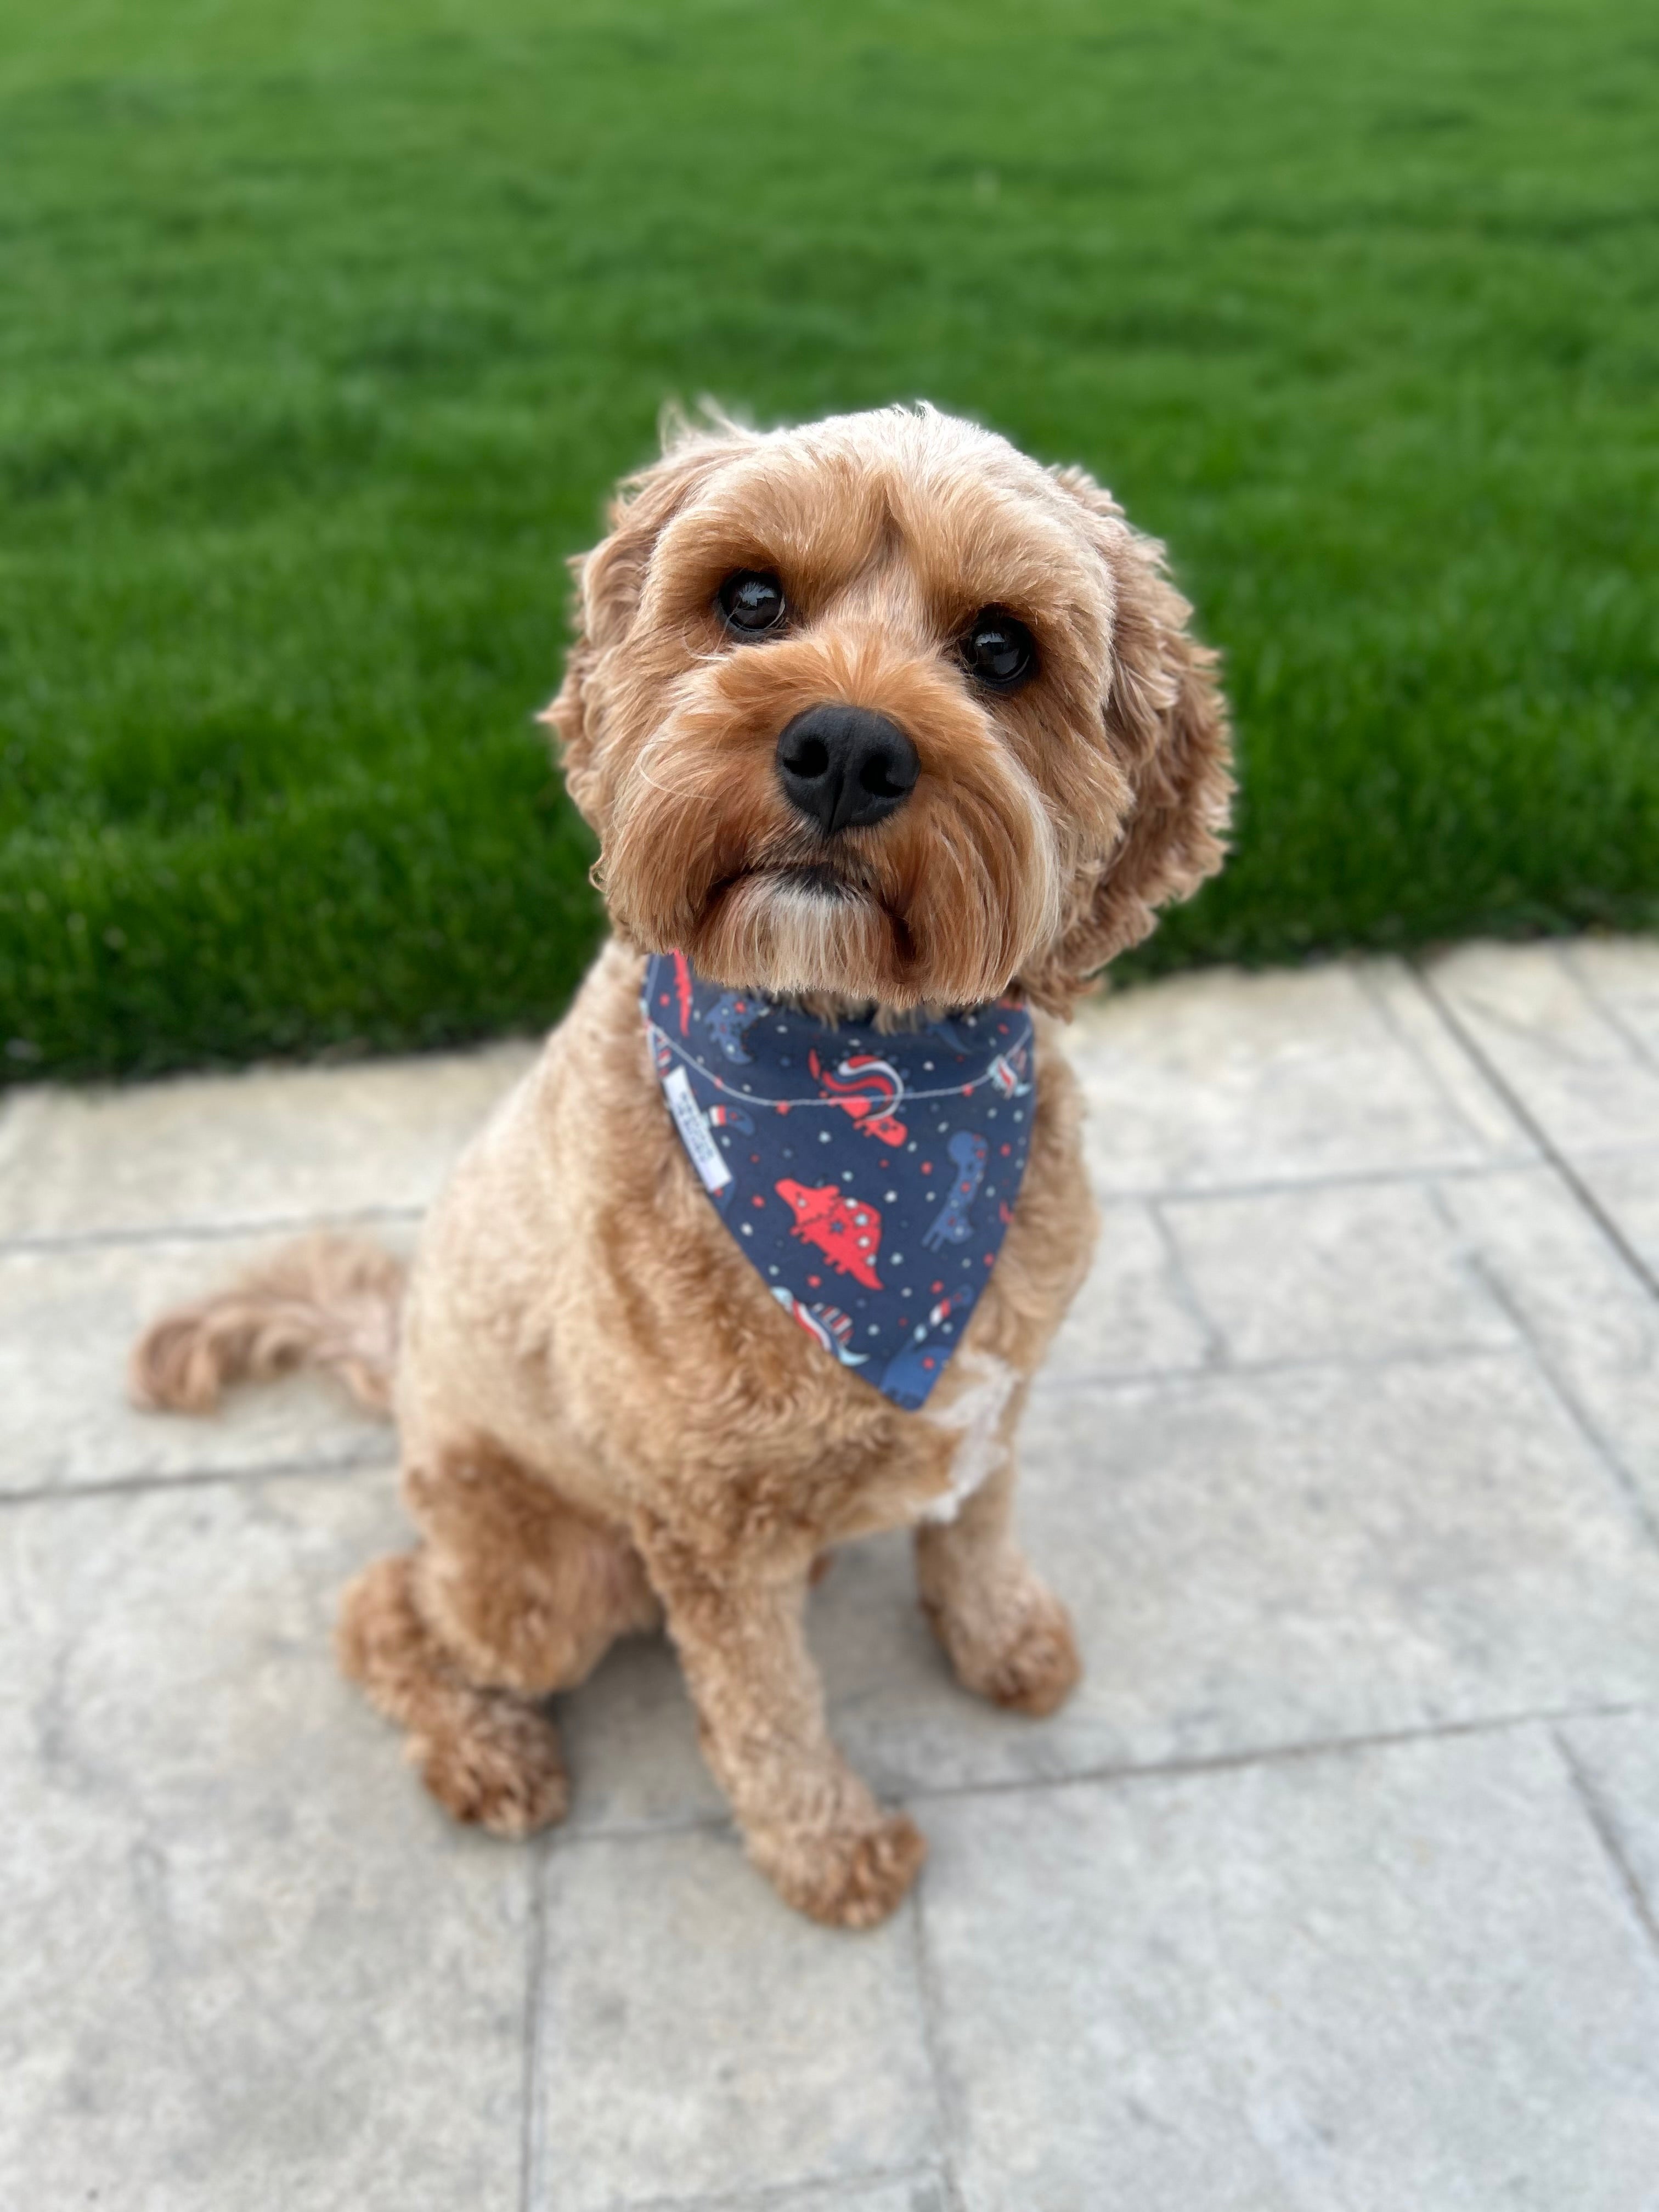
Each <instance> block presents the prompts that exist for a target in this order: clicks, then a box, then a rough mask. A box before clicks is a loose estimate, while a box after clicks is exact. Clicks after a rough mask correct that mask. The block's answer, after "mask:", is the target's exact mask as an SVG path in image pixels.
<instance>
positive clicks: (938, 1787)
mask: <svg viewBox="0 0 1659 2212" xmlns="http://www.w3.org/2000/svg"><path fill="white" fill-rule="evenodd" d="M1652 1710H1653V1709H1652V1707H1651V1705H1650V1704H1649V1702H1648V1701H1647V1700H1645V1699H1639V1698H1636V1699H1621V1700H1620V1701H1619V1702H1617V1703H1613V1704H1603V1705H1565V1706H1549V1707H1544V1708H1541V1709H1540V1710H1539V1711H1535V1712H1518V1713H1493V1714H1490V1715H1482V1716H1480V1717H1477V1718H1475V1719H1473V1720H1462V1721H1431V1722H1426V1723H1425V1724H1424V1725H1423V1726H1422V1727H1420V1728H1402V1729H1374V1730H1371V1731H1370V1732H1369V1733H1367V1734H1365V1735H1339V1736H1316V1737H1313V1738H1311V1739H1310V1741H1307V1742H1306V1743H1273V1744H1262V1745H1260V1746H1258V1747H1256V1748H1255V1750H1252V1751H1220V1752H1216V1753H1212V1754H1211V1755H1210V1756H1208V1757H1202V1756H1200V1757H1194V1758H1191V1759H1149V1760H1146V1761H1144V1762H1142V1761H1139V1760H1127V1759H1126V1760H1123V1761H1121V1763H1118V1764H1115V1765H1103V1766H1080V1767H1075V1768H1073V1770H1072V1771H1070V1772H1069V1773H1066V1774H1019V1775H1006V1776H1003V1775H999V1776H995V1777H991V1778H987V1779H985V1780H983V1781H977V1782H937V1783H931V1784H930V1783H925V1782H924V1783H915V1784H912V1785H911V1786H910V1788H909V1789H908V1790H907V1792H906V1795H907V1796H908V1797H910V1798H912V1799H914V1800H915V1801H916V1802H919V1803H923V1804H925V1803H927V1802H929V1801H930V1800H935V1799H943V1798H958V1797H1005V1796H1018V1795H1019V1794H1021V1793H1022V1792H1026V1791H1033V1792H1035V1791H1039V1790H1077V1789H1086V1788H1089V1787H1096V1788H1104V1787H1107V1786H1109V1785H1111V1784H1116V1783H1130V1782H1179V1781H1182V1780H1184V1779H1185V1778H1188V1776H1193V1777H1201V1776H1203V1775H1206V1774H1231V1773H1236V1772H1238V1771H1241V1770H1243V1769H1245V1768H1249V1767H1253V1766H1280V1765H1290V1764H1291V1763H1292V1762H1293V1761H1295V1760H1297V1759H1346V1758H1351V1757H1352V1756H1354V1755H1355V1754H1356V1753H1361V1752H1367V1751H1395V1750H1403V1749H1405V1748H1407V1747H1408V1746H1410V1745H1412V1744H1417V1743H1437V1742H1442V1741H1453V1740H1455V1739H1456V1738H1458V1737H1461V1736H1479V1735H1502V1734H1504V1732H1505V1731H1506V1730H1508V1729H1527V1728H1550V1727H1553V1726H1554V1725H1555V1724H1556V1723H1560V1722H1565V1721H1590V1720H1623V1719H1626V1717H1629V1716H1630V1715H1632V1714H1634V1713H1645V1712H1649V1711H1652Z"/></svg>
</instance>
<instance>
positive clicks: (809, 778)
mask: <svg viewBox="0 0 1659 2212" xmlns="http://www.w3.org/2000/svg"><path fill="white" fill-rule="evenodd" d="M920 774H921V762H920V761H919V760H918V759H917V758H916V749H915V746H914V745H913V744H911V742H910V740H909V738H907V737H906V736H905V734H904V732H903V731H902V729H900V727H899V726H898V724H897V723H896V722H890V721H889V720H888V719H887V717H886V715H885V714H872V712H871V711H870V709H869V708H867V707H809V708H807V710H806V712H805V714H797V715H796V717H795V719H794V720H793V722H791V723H790V724H789V725H788V726H787V728H786V729H785V731H784V732H783V735H782V736H781V738H779V739H778V780H779V781H780V782H781V784H782V786H783V788H784V792H785V793H786V795H787V798H788V800H789V804H790V805H792V806H793V807H794V808H795V810H796V811H797V812H799V813H801V814H804V815H805V817H806V818H807V820H808V821H809V822H811V823H813V825H814V826H815V827H816V828H817V829H820V830H822V832H823V835H824V836H826V837H833V836H835V835H836V832H837V831H838V830H842V829H864V828H865V827H866V825H867V824H868V823H872V822H879V821H881V820H882V818H883V817H884V816H885V815H889V814H891V813H892V812H893V811H895V809H896V808H898V807H901V806H902V805H903V804H904V802H905V800H906V799H908V797H909V796H910V793H911V791H912V789H913V788H914V787H915V781H916V778H917V776H918V775H920Z"/></svg>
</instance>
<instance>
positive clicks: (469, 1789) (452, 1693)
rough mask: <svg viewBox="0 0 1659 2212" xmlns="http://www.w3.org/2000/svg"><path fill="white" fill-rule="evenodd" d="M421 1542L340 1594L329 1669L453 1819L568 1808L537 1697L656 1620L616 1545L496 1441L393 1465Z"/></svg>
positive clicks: (536, 1820) (548, 1818)
mask: <svg viewBox="0 0 1659 2212" xmlns="http://www.w3.org/2000/svg"><path fill="white" fill-rule="evenodd" d="M404 1487H405V1491H406V1493H407V1496H408V1498H409V1503H410V1508H411V1510H412V1511H413V1513H414V1516H415V1518H416V1522H418V1523H419V1525H420V1527H421V1529H422V1534H423V1536H424V1539H425V1541H423V1542H422V1544H421V1545H420V1547H418V1548H417V1549H416V1551H414V1552H412V1553H405V1554H404V1555H402V1556H401V1557H398V1558H396V1559H380V1560H378V1561H377V1562H376V1563H375V1565H373V1566H372V1567H370V1568H369V1569H368V1571H367V1572H366V1573H364V1574H362V1575H360V1576H359V1577H358V1578H357V1580H356V1582H355V1583H352V1585H351V1586H350V1588H349V1589H348V1590H347V1592H346V1594H345V1599H344V1602H343V1607H342V1610H341V1616H340V1626H339V1635H338V1650H339V1655H340V1662H341V1665H342V1667H343V1669H344V1671H345V1672H346V1674H349V1675H350V1676H351V1677H352V1678H353V1680H356V1681H358V1682H360V1683H361V1684H362V1686H363V1688H364V1690H365V1691H366V1692H367V1693H368V1697H369V1699H370V1701H371V1703H373V1704H374V1705H375V1706H376V1707H377V1708H378V1709H379V1710H380V1711H381V1712H383V1713H385V1714H386V1717H388V1718H389V1719H391V1720H394V1721H396V1722H398V1723H400V1724H401V1726H403V1727H404V1729H407V1730H408V1733H409V1744H408V1750H409V1755H410V1759H412V1760H413V1761H414V1763H415V1764H416V1765H417V1766H418V1767H419V1768H420V1770H421V1774H422V1779H423V1780H424V1782H425V1783H426V1785H427V1787H428V1790H431V1792H432V1794H433V1796H435V1797H436V1798H437V1799H438V1801H439V1802H440V1803H441V1804H442V1805H444V1806H445V1807H446V1808H447V1809H448V1810H449V1811H450V1812H451V1813H453V1814H454V1815H455V1817H456V1818H457V1819H458V1820H476V1821H477V1822H479V1823H480V1824H481V1825H482V1826H484V1827H486V1828H489V1829H490V1830H492V1831H493V1832H495V1833H496V1834H498V1835H507V1836H520V1835H526V1834H528V1833H529V1832H531V1831H532V1829H535V1828H539V1827H544V1826H548V1825H550V1823H551V1822H553V1821H556V1820H562V1818H563V1816H564V1813H565V1809H566V1806H567V1803H568V1784H567V1782H566V1778H565V1771H564V1763H563V1759H562V1755H561V1753H560V1748H559V1737H558V1730H557V1729H556V1726H555V1724H554V1723H553V1720H552V1718H551V1717H550V1715H549V1714H548V1713H547V1712H546V1711H544V1708H543V1706H542V1705H541V1703H540V1702H539V1701H540V1700H542V1699H545V1698H546V1697H548V1696H549V1695H550V1693H551V1692H554V1691H556V1690H562V1689H568V1688H570V1687H571V1686H573V1685H574V1684H575V1683H577V1682H580V1680H582V1679H583V1677H584V1676H585V1675H586V1674H589V1673H591V1671H592V1668H594V1667H595V1666H596V1665H597V1664H598V1662H599V1659H600V1658H601V1657H602V1656H603V1655H604V1653H605V1651H606V1650H608V1649H609V1647H610V1645H611V1643H612V1642H613V1641H614V1640H615V1639H616V1638H617V1637H618V1636H624V1635H629V1634H631V1633H635V1632H640V1631H643V1630H646V1629H649V1628H652V1627H654V1626H656V1625H657V1622H658V1620H659V1618H660V1615H659V1609H658V1606H657V1602H656V1600H655V1598H654V1597H653V1595H652V1593H651V1590H650V1588H649V1585H648V1584H647V1582H646V1579H645V1576H644V1573H643V1571H642V1570H641V1566H640V1564H639V1561H638V1559H637V1558H636V1557H635V1553H634V1552H633V1549H632V1547H631V1546H630V1545H629V1542H628V1541H627V1539H626V1538H625V1537H623V1536H621V1535H619V1534H615V1533H613V1532H612V1531H611V1530H609V1529H607V1528H603V1527H601V1526H600V1525H599V1523H598V1522H594V1521H592V1520H591V1519H590V1518H589V1517H588V1516H586V1515H585V1514H582V1513H580V1512H578V1511H577V1510H574V1508H573V1507H571V1506H570V1505H569V1504H567V1503H566V1501H565V1500H563V1499H562V1498H560V1497H559V1495H558V1494H557V1492H556V1491H554V1490H553V1489H552V1488H551V1487H550V1486H549V1485H548V1484H547V1483H546V1482H544V1481H543V1480H540V1479H539V1478H538V1477H537V1476H535V1475H532V1474H529V1473H528V1472H526V1470H525V1469H524V1468H521V1467H520V1465H519V1464H518V1462H516V1461H514V1460H513V1458H511V1457H510V1455H507V1453H505V1452H503V1451H501V1449H499V1448H497V1447H495V1446H494V1445H492V1444H488V1443H472V1444H470V1445H468V1446H466V1447H465V1448H464V1449H453V1450H450V1451H447V1452H445V1453H441V1454H440V1455H436V1456H435V1458H433V1459H431V1460H423V1461H422V1462H418V1463H416V1464H413V1465H411V1466H410V1467H409V1468H407V1469H406V1470H405V1474H404Z"/></svg>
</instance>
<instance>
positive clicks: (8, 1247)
mask: <svg viewBox="0 0 1659 2212" xmlns="http://www.w3.org/2000/svg"><path fill="white" fill-rule="evenodd" d="M427 1212H428V1208H427V1207H426V1206H358V1207H347V1208H346V1209H345V1211H344V1212H338V1213H334V1212H325V1213H319V1214H313V1213H300V1214H293V1213H290V1214H278V1215H276V1216H275V1217H273V1218H267V1219H258V1218H255V1219H253V1220H251V1221H163V1222H156V1223H152V1224H151V1225H150V1226H149V1227H148V1228H146V1229H66V1230H64V1231H60V1232H59V1233H58V1234H57V1235H43V1236H27V1235H25V1236H21V1237H0V1260H3V1259H5V1258H6V1257H7V1256H8V1255H9V1254H11V1253H14V1252H18V1253H25V1252H88V1251H97V1250H99V1249H100V1248H102V1247H104V1246H106V1245H107V1246H116V1247H121V1248H125V1247H126V1246H130V1245H144V1244H229V1243H234V1242H235V1240H236V1239H237V1238H238V1237H306V1236H310V1235H313V1234H314V1233H316V1232H317V1231H324V1232H327V1231H333V1230H341V1231H344V1230H352V1229H374V1228H387V1229H392V1228H397V1227H398V1226H400V1225H404V1224H406V1223H409V1222H418V1221H422V1220H424V1219H425V1218H426V1215H427Z"/></svg>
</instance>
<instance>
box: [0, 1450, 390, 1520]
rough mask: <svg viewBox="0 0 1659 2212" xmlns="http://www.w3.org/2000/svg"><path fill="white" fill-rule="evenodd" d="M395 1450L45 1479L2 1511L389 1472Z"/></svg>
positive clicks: (15, 1494)
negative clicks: (163, 1471)
mask: <svg viewBox="0 0 1659 2212" xmlns="http://www.w3.org/2000/svg"><path fill="white" fill-rule="evenodd" d="M397 1465H398V1461H397V1455H396V1453H395V1452H392V1451H386V1450H382V1451H374V1452H364V1453H363V1455H362V1457H361V1458H355V1459H284V1460H276V1461H274V1462H272V1463H271V1464H270V1466H268V1467H196V1468H187V1469H186V1470H185V1472H183V1473H182V1474H128V1475H109V1476H106V1477H100V1480H98V1481H96V1482H43V1483H37V1484H35V1485H34V1486H33V1487H31V1488H30V1489H27V1490H0V1511H3V1510H5V1509H6V1508H7V1507H8V1506H11V1505H72V1504H75V1503H76V1500H77V1499H80V1498H106V1499H107V1498H152V1497H154V1496H155V1493H156V1492H157V1491H166V1490H208V1489H212V1488H214V1487H216V1486H222V1485H224V1484H227V1483H234V1482H292V1481H295V1480H297V1479H299V1478H300V1477H301V1476H304V1475H308V1474H313V1475H320V1476H325V1477H327V1478H329V1479H333V1478H334V1477H336V1476H338V1477H340V1478H342V1479H343V1478H344V1477H345V1476H347V1475H353V1474H394V1473H395V1472H396V1470H397Z"/></svg>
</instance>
